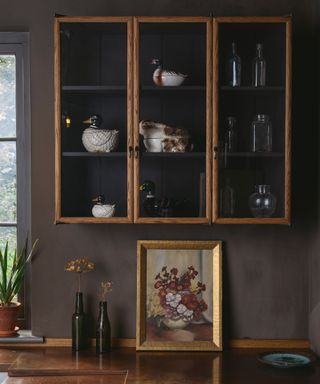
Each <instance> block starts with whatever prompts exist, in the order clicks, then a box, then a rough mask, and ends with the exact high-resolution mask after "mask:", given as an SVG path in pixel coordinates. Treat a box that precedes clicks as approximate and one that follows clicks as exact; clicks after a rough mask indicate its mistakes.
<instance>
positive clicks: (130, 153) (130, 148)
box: [129, 145, 133, 158]
mask: <svg viewBox="0 0 320 384" xmlns="http://www.w3.org/2000/svg"><path fill="white" fill-rule="evenodd" d="M132 154H133V147H131V145H130V147H129V158H131V157H132Z"/></svg>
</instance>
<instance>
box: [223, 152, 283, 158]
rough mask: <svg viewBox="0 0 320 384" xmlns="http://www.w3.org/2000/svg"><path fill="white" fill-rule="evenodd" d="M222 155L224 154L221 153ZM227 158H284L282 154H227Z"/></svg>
mask: <svg viewBox="0 0 320 384" xmlns="http://www.w3.org/2000/svg"><path fill="white" fill-rule="evenodd" d="M221 155H224V153H221ZM226 156H227V157H250V158H255V157H259V158H263V157H280V158H282V157H284V153H283V152H227V153H226Z"/></svg>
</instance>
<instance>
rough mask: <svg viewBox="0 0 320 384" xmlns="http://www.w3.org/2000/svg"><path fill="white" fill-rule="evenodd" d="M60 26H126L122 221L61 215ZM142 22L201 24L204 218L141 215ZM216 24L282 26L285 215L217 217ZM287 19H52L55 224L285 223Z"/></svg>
mask: <svg viewBox="0 0 320 384" xmlns="http://www.w3.org/2000/svg"><path fill="white" fill-rule="evenodd" d="M61 23H126V24H127V54H128V57H127V177H128V179H127V194H128V204H127V217H111V218H96V217H64V216H62V213H61V129H62V127H61V74H60V25H61ZM142 23H205V24H206V32H207V35H206V49H207V52H206V139H207V142H206V160H205V164H206V214H205V217H172V218H160V217H159V218H158V217H140V215H139V212H140V206H139V199H140V191H139V182H140V175H139V172H140V152H139V129H138V128H139V127H138V125H139V107H140V105H139V97H140V95H139V86H140V82H139V25H140V24H142ZM221 23H285V26H286V53H285V55H286V62H285V66H286V70H285V166H284V169H285V175H284V179H285V186H284V217H273V218H263V219H260V218H259V219H258V218H250V217H248V218H222V217H219V201H218V199H219V197H218V194H219V181H218V161H216V151H215V149H216V148H217V147H218V125H219V114H218V107H219V91H218V86H219V84H218V76H219V73H218V64H219V63H218V48H219V47H218V45H219V42H218V36H219V25H220V24H221ZM291 28H292V27H291V18H290V17H217V18H211V17H56V18H55V25H54V108H55V113H54V116H55V117H54V123H55V223H133V222H134V223H139V224H140V223H141V224H142V223H145V224H146V223H150V224H155V223H163V224H200V223H203V224H206V223H207V224H209V223H211V222H213V223H217V224H290V220H291V204H290V197H291V194H290V186H291V71H292V69H291V68H292V67H291V50H292V48H291Z"/></svg>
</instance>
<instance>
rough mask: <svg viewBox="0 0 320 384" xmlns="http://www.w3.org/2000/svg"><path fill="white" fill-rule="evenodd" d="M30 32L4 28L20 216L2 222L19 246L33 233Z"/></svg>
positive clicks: (25, 303)
mask: <svg viewBox="0 0 320 384" xmlns="http://www.w3.org/2000/svg"><path fill="white" fill-rule="evenodd" d="M29 42H30V35H29V32H0V55H5V54H8V55H10V54H12V55H15V57H16V136H15V138H1V139H0V141H1V142H4V141H15V142H16V182H17V218H16V223H0V227H14V226H15V227H16V229H17V248H18V249H21V248H22V247H23V246H24V243H25V239H26V238H28V240H29V246H30V243H31V239H32V234H31V108H30V54H29ZM28 272H29V271H28V270H27V273H26V276H25V281H24V287H23V289H22V291H21V292H20V294H19V296H18V300H19V301H20V302H21V304H22V309H23V310H22V312H21V315H20V318H19V321H18V325H19V326H20V327H28V326H30V324H31V319H30V317H31V316H30V279H29V275H30V273H28Z"/></svg>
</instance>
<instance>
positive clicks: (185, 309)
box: [147, 266, 208, 329]
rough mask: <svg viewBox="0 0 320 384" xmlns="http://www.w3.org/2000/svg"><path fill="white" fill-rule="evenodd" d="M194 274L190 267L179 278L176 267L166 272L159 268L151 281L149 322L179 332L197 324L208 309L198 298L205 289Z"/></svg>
mask: <svg viewBox="0 0 320 384" xmlns="http://www.w3.org/2000/svg"><path fill="white" fill-rule="evenodd" d="M198 274H199V272H198V271H197V270H196V269H195V268H194V267H193V266H189V267H188V268H187V270H186V271H185V272H183V273H181V274H179V270H178V268H176V267H173V268H171V269H170V270H169V271H168V268H167V266H163V267H162V269H161V272H159V273H158V274H157V275H156V277H155V284H154V288H155V291H154V292H153V293H152V294H150V295H149V297H148V299H149V302H148V305H147V314H148V319H149V321H150V322H155V324H157V325H158V326H159V327H161V326H162V325H165V326H166V327H168V328H169V329H183V328H185V327H186V326H187V325H188V324H190V322H194V321H197V322H198V321H200V320H201V319H202V314H203V312H205V311H206V310H207V309H208V305H207V304H206V302H205V301H204V300H203V299H202V295H201V294H202V292H204V291H205V290H206V286H205V284H203V283H201V282H200V281H199V280H197V276H198Z"/></svg>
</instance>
